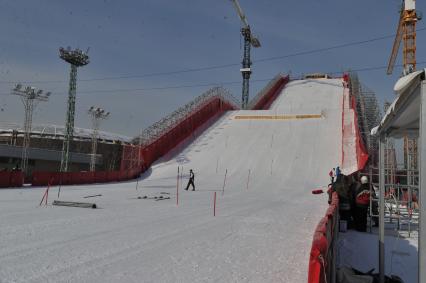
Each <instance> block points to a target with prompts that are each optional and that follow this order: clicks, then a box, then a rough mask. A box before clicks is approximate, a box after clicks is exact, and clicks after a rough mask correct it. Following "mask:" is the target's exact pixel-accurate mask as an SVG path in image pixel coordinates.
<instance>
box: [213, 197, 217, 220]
mask: <svg viewBox="0 0 426 283" xmlns="http://www.w3.org/2000/svg"><path fill="white" fill-rule="evenodd" d="M213 216H216V192H214V197H213Z"/></svg>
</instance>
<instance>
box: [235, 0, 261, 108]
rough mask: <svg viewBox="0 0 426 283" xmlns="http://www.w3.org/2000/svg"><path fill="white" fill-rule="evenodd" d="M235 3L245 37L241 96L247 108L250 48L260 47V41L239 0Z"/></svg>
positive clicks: (244, 106) (242, 105)
mask: <svg viewBox="0 0 426 283" xmlns="http://www.w3.org/2000/svg"><path fill="white" fill-rule="evenodd" d="M231 1H232V3H233V4H234V7H235V10H237V14H238V17H239V18H240V20H241V22H242V24H243V27H242V28H241V35H242V36H243V38H244V57H243V61H242V68H241V69H240V71H241V74H242V76H243V86H242V97H241V108H242V109H247V105H248V99H249V81H250V75H251V64H252V62H251V60H250V49H251V46H253V47H254V48H258V47H260V41H259V39H257V38H256V37H255V36H253V34H252V33H251V29H250V25H249V24H248V21H247V17H246V15H245V14H244V12H243V10H242V9H241V6H240V3H239V2H238V0H231Z"/></svg>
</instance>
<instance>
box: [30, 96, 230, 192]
mask: <svg viewBox="0 0 426 283" xmlns="http://www.w3.org/2000/svg"><path fill="white" fill-rule="evenodd" d="M233 109H235V108H234V107H233V106H232V105H231V104H229V103H227V102H225V101H223V100H222V99H220V98H219V97H213V98H212V99H210V100H207V101H206V102H205V103H203V104H202V105H200V106H199V107H197V108H196V109H195V110H194V111H193V112H192V113H191V114H189V115H188V116H187V117H186V118H185V119H183V120H182V121H180V122H178V123H177V125H176V126H174V127H172V128H170V130H168V131H166V132H165V133H164V134H163V135H162V136H160V137H159V138H158V139H156V140H155V141H153V142H151V143H150V144H148V145H145V146H142V147H140V146H136V145H124V146H123V155H122V162H121V166H120V170H118V171H96V172H64V173H61V172H37V171H36V172H33V177H32V185H33V186H46V185H47V184H48V183H49V182H50V185H75V184H91V183H108V182H118V181H124V180H129V179H134V178H136V177H137V176H138V175H139V174H140V173H142V172H144V171H145V170H146V169H147V168H149V166H151V164H152V163H153V162H154V161H155V160H157V159H158V158H160V157H162V156H164V155H165V154H166V153H167V152H169V151H170V150H171V149H173V148H174V147H176V146H177V145H178V144H179V143H181V142H182V141H184V140H185V139H186V138H188V137H190V136H192V135H193V134H194V133H195V131H196V130H199V129H200V128H202V126H203V125H204V126H205V124H206V122H207V121H210V119H211V118H214V117H219V116H220V115H221V114H222V113H223V112H225V111H228V110H233Z"/></svg>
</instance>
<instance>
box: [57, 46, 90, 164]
mask: <svg viewBox="0 0 426 283" xmlns="http://www.w3.org/2000/svg"><path fill="white" fill-rule="evenodd" d="M59 52H60V56H59V57H60V58H61V59H62V60H64V61H66V62H68V63H69V64H70V65H71V71H70V81H69V89H68V104H67V105H68V109H67V114H66V119H65V134H64V143H63V146H62V156H61V168H60V171H61V172H67V171H68V169H69V160H70V156H69V154H70V143H71V141H72V139H73V136H74V118H75V99H76V90H77V67H81V66H85V65H87V64H89V56H88V55H87V52H86V53H84V52H83V51H81V50H80V49H75V50H71V48H69V47H68V48H67V49H64V48H60V49H59Z"/></svg>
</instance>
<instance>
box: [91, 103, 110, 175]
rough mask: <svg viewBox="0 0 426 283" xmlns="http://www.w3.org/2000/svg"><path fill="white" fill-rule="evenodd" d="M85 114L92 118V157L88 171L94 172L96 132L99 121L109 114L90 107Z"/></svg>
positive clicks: (96, 145) (96, 143)
mask: <svg viewBox="0 0 426 283" xmlns="http://www.w3.org/2000/svg"><path fill="white" fill-rule="evenodd" d="M87 113H88V114H89V115H90V117H91V118H92V130H93V132H92V155H91V158H90V171H95V165H96V149H97V147H98V132H99V125H100V121H101V120H105V119H107V118H108V117H109V112H105V110H104V109H102V108H99V107H95V106H92V107H90V108H89V110H88V111H87Z"/></svg>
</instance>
